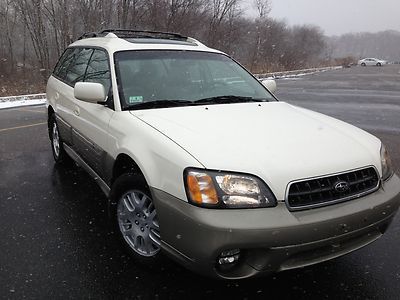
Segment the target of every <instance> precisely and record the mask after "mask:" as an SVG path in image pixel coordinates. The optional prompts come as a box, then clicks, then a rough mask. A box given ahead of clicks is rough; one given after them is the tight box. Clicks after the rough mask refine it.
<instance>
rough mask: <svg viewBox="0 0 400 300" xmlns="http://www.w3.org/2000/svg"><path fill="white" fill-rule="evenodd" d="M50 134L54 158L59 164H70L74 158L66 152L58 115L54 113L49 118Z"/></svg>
mask: <svg viewBox="0 0 400 300" xmlns="http://www.w3.org/2000/svg"><path fill="white" fill-rule="evenodd" d="M49 133H50V134H49V136H50V143H51V150H52V152H53V158H54V160H55V162H56V163H57V164H61V163H62V164H69V163H71V162H72V159H71V158H70V157H69V156H68V154H67V153H66V152H65V150H64V147H63V141H62V140H61V136H60V131H59V130H58V125H57V121H56V115H55V114H54V113H53V114H52V115H51V116H50V118H49Z"/></svg>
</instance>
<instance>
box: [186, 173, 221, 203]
mask: <svg viewBox="0 0 400 300" xmlns="http://www.w3.org/2000/svg"><path fill="white" fill-rule="evenodd" d="M187 187H188V191H189V196H190V199H191V200H192V202H193V203H195V204H199V205H201V204H211V205H212V204H218V196H217V191H216V190H215V187H214V183H213V180H212V178H211V177H210V176H209V175H207V174H205V173H199V172H189V174H188V176H187Z"/></svg>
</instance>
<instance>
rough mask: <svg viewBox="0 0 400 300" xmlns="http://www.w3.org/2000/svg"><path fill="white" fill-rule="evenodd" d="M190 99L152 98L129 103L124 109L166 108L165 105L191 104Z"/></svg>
mask: <svg viewBox="0 0 400 300" xmlns="http://www.w3.org/2000/svg"><path fill="white" fill-rule="evenodd" d="M192 104H193V102H192V101H188V100H154V101H148V102H140V103H137V104H131V105H129V106H127V107H125V109H126V110H136V109H149V108H166V107H179V106H188V105H192Z"/></svg>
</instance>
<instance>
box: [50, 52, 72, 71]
mask: <svg viewBox="0 0 400 300" xmlns="http://www.w3.org/2000/svg"><path fill="white" fill-rule="evenodd" d="M73 52H74V49H72V48H68V49H67V50H65V52H64V54H63V55H62V56H61V58H60V59H59V61H58V63H57V65H56V67H55V68H54V72H53V74H54V76H56V77H58V78H60V79H65V75H66V73H67V70H68V67H69V65H70V64H71V62H72V61H73V58H74V56H73Z"/></svg>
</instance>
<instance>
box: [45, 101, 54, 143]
mask: <svg viewBox="0 0 400 300" xmlns="http://www.w3.org/2000/svg"><path fill="white" fill-rule="evenodd" d="M53 114H55V111H54V109H53V107H52V106H51V105H49V107H48V108H47V129H48V133H49V138H50V139H51V132H50V131H51V129H50V118H51V116H52V115H53Z"/></svg>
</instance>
